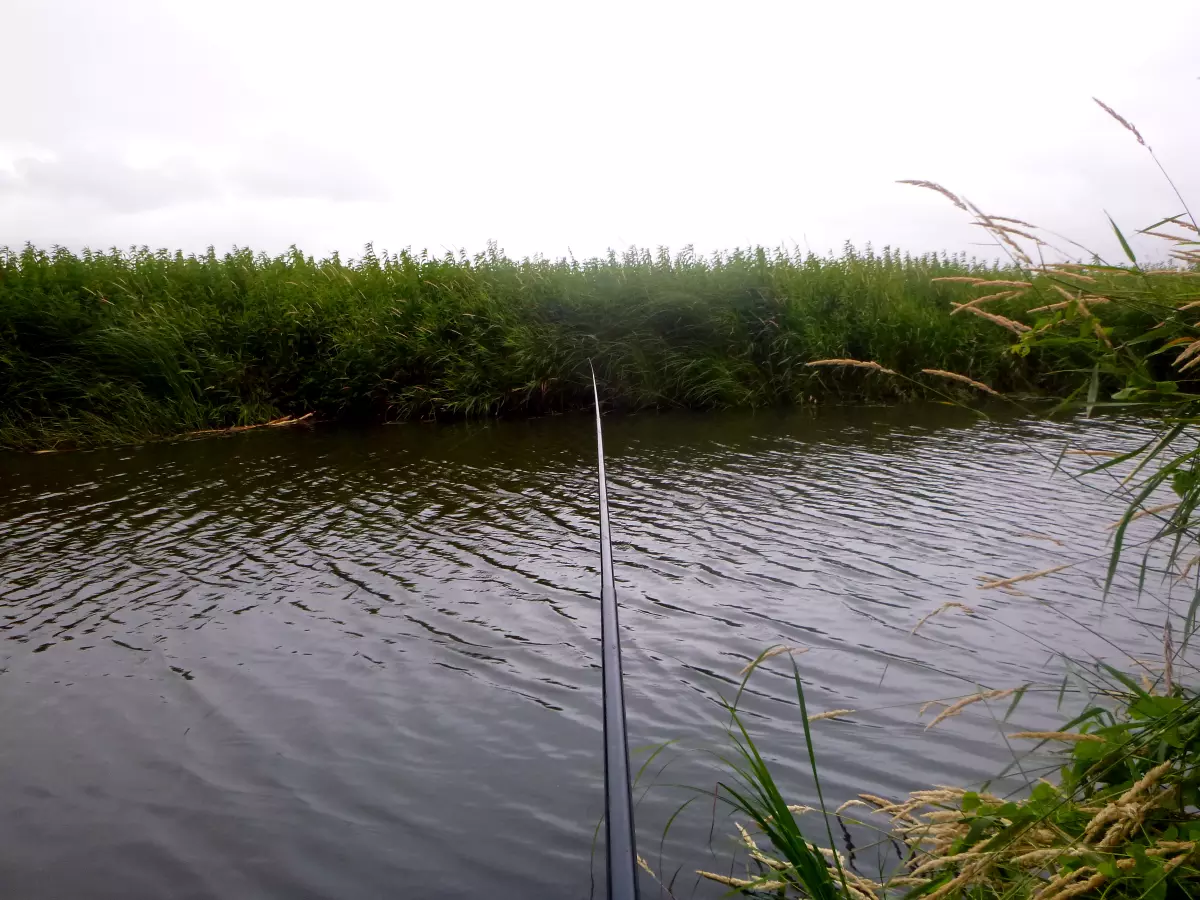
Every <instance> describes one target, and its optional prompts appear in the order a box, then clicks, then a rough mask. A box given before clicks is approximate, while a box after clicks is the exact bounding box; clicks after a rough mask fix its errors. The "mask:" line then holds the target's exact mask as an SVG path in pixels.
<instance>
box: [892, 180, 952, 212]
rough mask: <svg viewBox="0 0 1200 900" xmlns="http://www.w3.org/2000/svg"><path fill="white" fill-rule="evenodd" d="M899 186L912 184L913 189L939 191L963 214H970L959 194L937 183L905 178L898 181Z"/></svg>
mask: <svg viewBox="0 0 1200 900" xmlns="http://www.w3.org/2000/svg"><path fill="white" fill-rule="evenodd" d="M897 184H911V185H912V186H913V187H919V188H925V189H926V190H930V191H937V192H938V193H939V194H941V195H942V196H943V197H946V198H947V199H948V200H949V201H950V202H951V203H953V204H954V205H955V206H957V207H958V208H959V209H961V210H962V211H963V212H969V210H968V209H967V206H966V204H965V203H963V202H962V200H961V199H959V197H958V195H957V194H954V193H952V192H951V191H948V190H946V189H945V188H944V187H942V186H941V185H940V184H938V183H937V182H936V181H924V180H922V179H917V178H904V179H901V180H900V181H898V182H897Z"/></svg>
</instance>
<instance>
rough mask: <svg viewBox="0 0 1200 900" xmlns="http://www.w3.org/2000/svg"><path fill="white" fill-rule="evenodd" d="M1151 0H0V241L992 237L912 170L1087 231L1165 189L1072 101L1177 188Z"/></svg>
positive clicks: (950, 243) (1190, 6)
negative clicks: (1139, 140)
mask: <svg viewBox="0 0 1200 900" xmlns="http://www.w3.org/2000/svg"><path fill="white" fill-rule="evenodd" d="M1157 9H1158V12H1157V15H1156V16H1154V17H1148V16H1141V17H1139V16H1132V17H1131V16H1129V15H1128V7H1127V5H1125V4H1121V5H1118V4H1117V3H1115V2H1111V3H1110V2H1074V0H1072V2H1066V0H1064V2H1058V3H1054V4H1046V3H1042V2H1034V0H1010V2H1009V3H1007V4H1006V5H1005V6H1004V7H1003V9H1002V10H1001V9H999V8H996V7H994V6H983V5H975V4H962V3H960V2H925V3H913V4H895V3H888V2H878V3H872V2H860V3H853V4H851V3H834V2H828V3H811V2H810V3H795V2H761V3H756V2H746V3H743V4H740V5H737V6H734V7H731V6H729V5H728V4H727V3H722V4H716V3H712V4H709V3H704V2H692V3H686V4H683V3H674V2H665V0H660V2H637V3H633V2H629V3H625V2H617V0H610V2H604V3H600V2H596V0H593V2H580V3H576V4H558V3H556V4H542V3H532V2H516V0H514V2H512V3H508V4H503V5H500V4H491V3H477V4H475V3H454V4H438V3H408V4H393V3H378V4H371V3H344V4H340V5H338V6H337V7H330V6H329V5H328V4H324V3H322V4H304V3H287V4H276V3H266V2H258V3H254V2H249V3H247V2H241V0H239V2H237V3H234V2H232V0H222V2H216V0H213V2H206V3H203V4H201V3H198V2H194V3H177V4H171V5H160V4H150V3H140V2H131V0H112V2H110V3H106V4H103V5H97V4H85V3H71V2H68V0H58V2H34V0H27V2H16V3H14V4H13V9H12V10H11V11H10V13H9V15H8V16H7V21H6V34H7V36H8V37H9V41H8V46H7V50H8V51H10V52H6V54H5V55H4V56H3V57H0V79H3V81H4V83H9V84H22V85H25V86H26V88H25V89H24V90H22V91H17V92H14V94H13V95H12V96H11V97H10V98H9V99H8V100H7V101H6V113H5V115H4V116H3V117H0V145H6V146H9V147H10V148H11V147H15V146H18V145H19V146H20V147H23V148H26V149H23V150H21V152H19V153H18V152H15V151H10V152H9V153H8V155H7V157H6V156H5V154H4V152H3V147H2V146H0V173H3V172H5V171H6V172H7V175H4V174H0V243H5V242H8V243H21V242H23V241H24V240H26V239H32V240H35V241H38V242H41V243H51V242H57V243H65V244H68V245H78V244H82V243H90V244H94V245H109V244H118V245H120V244H126V243H138V244H142V243H146V244H150V245H153V246H163V245H165V246H183V247H184V248H185V249H188V250H195V249H202V248H203V247H204V246H206V245H208V244H210V243H212V244H215V245H217V246H229V245H231V244H234V243H237V244H250V245H252V246H254V247H255V248H256V249H265V250H268V251H276V250H280V249H283V248H284V247H286V246H287V245H288V244H290V243H293V242H295V243H297V244H299V245H301V246H302V247H304V248H305V249H308V250H310V251H312V252H317V253H323V252H328V251H329V250H333V249H339V250H341V251H343V252H349V253H354V252H356V251H357V250H358V249H360V248H361V246H362V244H363V243H364V242H366V241H367V240H374V241H375V242H376V243H377V244H378V245H380V246H385V245H386V246H388V247H391V248H399V247H403V246H408V245H411V246H414V247H417V248H422V247H428V248H430V249H431V250H440V249H442V248H446V247H451V248H457V247H465V248H467V249H468V250H477V249H480V248H482V247H483V246H484V244H485V243H486V241H488V240H489V239H495V240H498V241H499V242H500V244H501V245H502V246H505V247H507V248H508V249H509V250H510V251H512V252H515V253H518V254H521V253H537V252H542V253H546V254H551V255H556V254H561V253H565V252H566V251H567V249H568V248H571V249H572V250H573V251H574V252H575V253H576V255H587V254H591V253H600V252H603V251H604V250H605V249H606V248H607V247H609V246H615V247H618V248H619V247H623V246H626V245H628V244H631V243H636V244H641V245H649V246H656V245H660V244H666V245H670V246H674V247H680V246H682V245H684V244H689V243H690V244H694V245H696V247H697V248H698V249H700V250H711V249H716V248H726V247H732V246H735V245H746V244H752V243H765V244H768V245H772V244H778V243H781V242H790V241H793V240H794V241H795V242H796V243H798V244H799V245H800V246H805V245H806V244H807V245H808V246H810V247H812V248H813V249H814V250H817V251H825V250H829V249H835V248H839V247H840V246H841V245H842V243H843V242H844V241H845V240H852V241H854V242H855V243H857V244H860V245H861V244H864V243H866V242H868V241H870V242H873V243H874V244H875V245H876V246H882V245H884V244H891V245H893V246H902V247H905V248H911V249H912V250H914V251H921V250H929V249H943V248H945V249H951V250H956V249H967V250H973V249H975V250H979V252H981V253H982V254H985V255H990V254H991V253H992V251H990V250H988V249H987V248H983V247H976V246H975V244H976V243H977V242H978V240H979V237H978V236H977V235H975V234H973V233H972V229H970V228H969V227H968V226H967V225H966V223H965V219H964V218H963V217H962V216H961V214H960V213H959V212H958V211H956V210H954V209H953V208H951V207H950V206H949V205H948V204H946V203H944V202H943V201H941V200H940V198H938V197H936V196H934V195H925V194H923V193H922V192H920V191H917V190H915V189H913V188H906V187H902V186H898V185H896V184H895V181H896V180H897V179H900V178H929V179H933V180H937V181H939V182H942V183H944V184H946V185H947V186H948V187H951V188H952V189H954V190H957V191H961V192H963V193H965V194H967V195H968V196H970V197H971V198H972V199H973V200H975V201H976V202H977V203H979V204H980V205H981V206H983V207H985V208H986V209H988V210H990V211H993V212H996V213H1000V214H1008V215H1015V216H1018V217H1021V218H1026V219H1029V220H1031V221H1037V222H1039V223H1042V224H1045V225H1047V226H1049V227H1052V228H1054V229H1055V230H1058V231H1062V232H1065V233H1069V234H1071V235H1073V236H1077V237H1079V239H1081V240H1082V241H1084V242H1085V243H1089V244H1094V245H1096V246H1097V247H1098V248H1099V249H1101V250H1103V251H1104V252H1113V251H1114V249H1115V242H1114V241H1113V239H1112V236H1111V233H1110V232H1109V231H1108V226H1107V221H1106V219H1105V217H1104V211H1105V210H1106V209H1107V210H1108V211H1109V212H1111V213H1112V214H1113V216H1114V218H1116V219H1117V220H1118V221H1119V222H1122V223H1123V224H1125V225H1126V226H1130V227H1137V226H1141V225H1145V224H1148V223H1149V222H1151V221H1153V220H1154V219H1156V218H1159V217H1161V216H1163V215H1167V214H1171V213H1174V212H1178V211H1179V210H1178V208H1177V207H1178V201H1177V200H1175V199H1174V198H1173V197H1172V195H1171V193H1170V190H1169V188H1168V187H1167V186H1166V184H1165V182H1163V180H1162V179H1161V176H1159V174H1158V172H1157V170H1156V169H1155V168H1154V165H1153V162H1152V161H1151V160H1150V159H1149V158H1148V156H1147V155H1146V153H1145V151H1144V150H1143V149H1142V148H1141V147H1139V146H1138V145H1137V144H1136V142H1135V141H1133V139H1132V137H1131V136H1130V135H1128V134H1126V133H1125V132H1124V131H1123V130H1122V129H1121V128H1120V127H1119V126H1118V125H1116V123H1114V122H1112V121H1111V120H1110V119H1108V118H1107V116H1105V114H1104V113H1103V112H1102V111H1101V110H1099V109H1098V108H1097V107H1096V106H1095V105H1094V104H1093V103H1092V102H1091V99H1090V98H1091V96H1092V95H1099V96H1102V97H1103V98H1105V99H1106V100H1107V101H1108V102H1110V103H1111V104H1112V105H1113V106H1114V107H1116V108H1117V109H1119V110H1121V111H1122V112H1123V113H1124V114H1125V115H1127V116H1128V117H1130V118H1131V119H1133V120H1134V121H1136V122H1137V124H1138V126H1139V127H1140V128H1141V129H1142V131H1143V133H1145V134H1146V136H1147V138H1148V139H1149V140H1150V141H1151V143H1152V144H1153V145H1154V146H1155V148H1156V150H1157V151H1158V152H1159V153H1160V155H1161V157H1162V159H1163V161H1164V163H1165V164H1166V165H1167V166H1168V168H1169V169H1170V170H1171V171H1172V174H1173V175H1174V176H1175V177H1176V179H1177V180H1178V181H1179V182H1180V186H1181V188H1182V189H1183V190H1184V192H1185V193H1186V194H1190V195H1191V196H1193V197H1196V198H1197V203H1200V173H1198V172H1195V170H1194V166H1193V163H1192V157H1193V156H1194V155H1195V152H1196V149H1197V145H1198V143H1200V120H1198V119H1197V117H1196V116H1195V115H1193V112H1194V109H1195V106H1196V102H1197V100H1198V99H1200V81H1197V77H1196V76H1198V75H1200V64H1196V63H1195V62H1194V60H1195V54H1194V52H1193V48H1192V46H1191V45H1192V41H1193V39H1194V36H1195V34H1197V33H1200V7H1198V6H1196V5H1195V4H1194V3H1191V2H1185V0H1179V2H1168V3H1163V4H1161V5H1160V6H1159V7H1158V8H1157ZM29 147H34V148H38V151H39V152H37V153H31V152H29V151H28V148H29ZM147 147H150V148H154V152H151V153H146V152H144V150H145V148H147ZM80 148H83V149H80Z"/></svg>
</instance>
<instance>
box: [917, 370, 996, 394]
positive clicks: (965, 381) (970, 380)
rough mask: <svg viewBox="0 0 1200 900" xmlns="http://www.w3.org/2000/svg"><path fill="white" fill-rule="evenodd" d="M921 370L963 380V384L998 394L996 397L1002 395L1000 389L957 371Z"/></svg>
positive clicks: (929, 373)
mask: <svg viewBox="0 0 1200 900" xmlns="http://www.w3.org/2000/svg"><path fill="white" fill-rule="evenodd" d="M921 371H922V372H924V373H925V374H926V375H936V376H938V377H939V378H950V379H952V380H954V381H959V382H962V383H963V384H969V385H970V386H971V387H973V388H978V389H979V390H981V391H986V392H987V393H989V394H992V395H993V396H996V397H999V396H1000V393H999V392H998V391H994V390H992V389H991V388H990V387H988V386H987V385H986V384H984V383H983V382H982V381H976V380H975V379H974V378H968V377H967V376H966V375H960V374H958V373H957V372H946V371H944V370H942V369H922V370H921Z"/></svg>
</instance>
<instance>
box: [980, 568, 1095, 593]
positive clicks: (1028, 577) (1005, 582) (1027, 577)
mask: <svg viewBox="0 0 1200 900" xmlns="http://www.w3.org/2000/svg"><path fill="white" fill-rule="evenodd" d="M1073 565H1075V563H1063V564H1062V565H1061V566H1051V567H1050V568H1048V569H1038V570H1037V571H1036V572H1027V573H1026V574H1024V575H1017V576H1015V577H1013V578H1001V579H999V580H997V581H986V582H984V583H983V584H981V585H980V586H979V589H980V590H981V591H990V590H992V589H993V588H1005V587H1008V586H1009V585H1013V584H1020V583H1021V582H1022V581H1032V580H1033V579H1034V578H1042V577H1044V576H1046V575H1053V574H1054V573H1055V572H1061V571H1062V570H1063V569H1069V568H1071V567H1072V566H1073Z"/></svg>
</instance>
